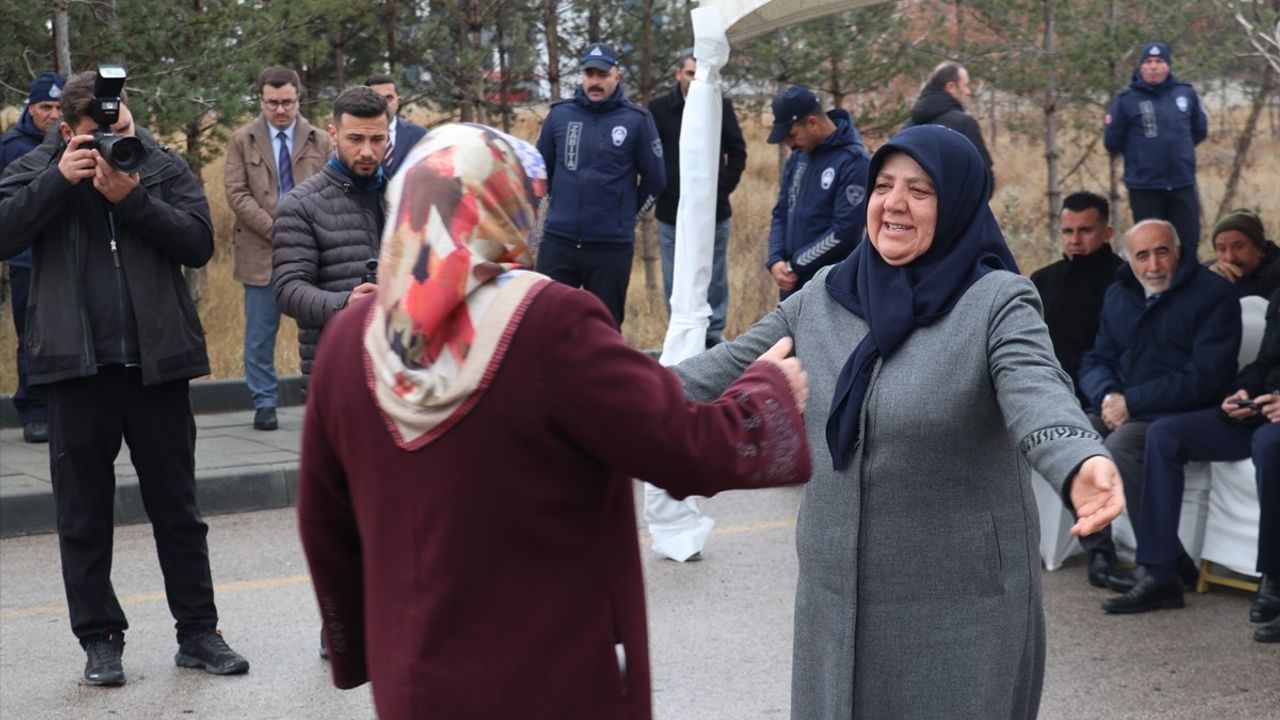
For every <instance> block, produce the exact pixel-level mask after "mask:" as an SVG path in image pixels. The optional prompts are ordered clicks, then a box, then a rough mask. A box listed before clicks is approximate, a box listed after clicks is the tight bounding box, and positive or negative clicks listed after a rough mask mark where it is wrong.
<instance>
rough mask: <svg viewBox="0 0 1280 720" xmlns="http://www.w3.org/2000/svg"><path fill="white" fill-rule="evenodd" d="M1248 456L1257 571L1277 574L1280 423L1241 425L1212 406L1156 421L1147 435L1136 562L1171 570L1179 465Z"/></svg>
mask: <svg viewBox="0 0 1280 720" xmlns="http://www.w3.org/2000/svg"><path fill="white" fill-rule="evenodd" d="M1248 457H1252V458H1253V465H1254V469H1255V470H1256V471H1257V477H1258V502H1259V505H1260V506H1261V511H1262V513H1261V520H1260V522H1259V524H1258V572H1260V573H1263V574H1267V575H1271V574H1276V573H1280V423H1265V424H1256V423H1241V422H1236V421H1234V420H1231V419H1229V418H1227V417H1226V416H1224V415H1223V414H1222V412H1221V411H1220V410H1218V409H1217V408H1210V409H1208V410H1200V411H1197V412H1193V413H1186V414H1185V415H1174V416H1171V417H1167V418H1162V419H1160V420H1157V421H1155V422H1154V423H1152V424H1151V429H1150V431H1149V432H1148V434H1147V457H1146V462H1147V478H1146V481H1145V482H1144V483H1143V485H1144V487H1143V491H1142V492H1143V500H1142V509H1141V511H1140V514H1139V519H1138V522H1137V527H1136V528H1135V530H1136V531H1137V535H1138V562H1139V563H1142V564H1143V565H1155V566H1160V567H1174V563H1175V561H1176V560H1177V557H1178V551H1179V549H1180V547H1179V545H1178V520H1179V519H1180V518H1181V516H1182V492H1183V487H1184V485H1185V484H1186V479H1185V476H1184V474H1183V467H1182V466H1183V464H1185V463H1188V462H1194V461H1209V462H1213V461H1218V460H1243V459H1245V458H1248Z"/></svg>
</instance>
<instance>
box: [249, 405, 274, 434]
mask: <svg viewBox="0 0 1280 720" xmlns="http://www.w3.org/2000/svg"><path fill="white" fill-rule="evenodd" d="M278 427H280V422H279V421H278V420H276V409H275V408H273V407H260V408H258V409H257V410H255V411H254V413H253V429H254V430H275V429H276V428H278Z"/></svg>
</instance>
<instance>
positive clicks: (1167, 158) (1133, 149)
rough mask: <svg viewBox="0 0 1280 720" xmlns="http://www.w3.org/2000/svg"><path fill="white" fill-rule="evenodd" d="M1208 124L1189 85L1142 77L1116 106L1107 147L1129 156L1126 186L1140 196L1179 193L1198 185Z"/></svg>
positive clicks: (1105, 140)
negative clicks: (1198, 155)
mask: <svg viewBox="0 0 1280 720" xmlns="http://www.w3.org/2000/svg"><path fill="white" fill-rule="evenodd" d="M1208 134H1209V118H1208V117H1207V116H1206V115H1205V112H1204V108H1202V107H1200V97H1199V96H1198V95H1196V91H1195V88H1193V87H1191V85H1190V84H1189V83H1183V82H1178V81H1177V80H1175V79H1174V77H1173V75H1172V74H1170V75H1169V77H1167V78H1165V81H1164V82H1162V83H1160V84H1159V85H1149V84H1147V82H1146V81H1144V80H1143V79H1142V75H1141V74H1140V73H1139V72H1138V71H1136V70H1135V71H1134V73H1133V82H1131V83H1130V84H1129V87H1128V89H1126V90H1124V91H1122V92H1121V93H1120V94H1119V95H1117V96H1116V99H1115V100H1114V101H1112V103H1111V112H1109V113H1107V123H1106V131H1105V133H1104V134H1103V137H1102V140H1103V144H1104V145H1106V146H1107V152H1109V153H1111V154H1112V155H1119V154H1121V153H1124V183H1125V185H1128V186H1129V187H1130V188H1137V189H1139V190H1175V189H1177V188H1184V187H1190V186H1192V185H1194V184H1195V182H1196V145H1199V144H1200V142H1201V141H1202V140H1204V139H1205V136H1206V135H1208Z"/></svg>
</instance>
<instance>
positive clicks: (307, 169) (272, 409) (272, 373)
mask: <svg viewBox="0 0 1280 720" xmlns="http://www.w3.org/2000/svg"><path fill="white" fill-rule="evenodd" d="M300 86H301V81H300V80H299V79H298V74H297V73H296V72H294V71H293V70H290V69H289V68H286V67H269V68H267V69H266V70H263V71H262V75H260V76H259V78H258V87H259V89H260V92H261V98H260V100H261V105H262V114H261V115H260V116H258V117H257V118H255V119H254V120H253V122H251V123H249V124H248V125H245V126H244V127H242V128H240V129H239V130H236V131H235V133H234V134H233V135H232V136H231V144H230V145H229V146H228V147H227V166H226V190H227V204H228V205H230V206H231V212H232V213H234V214H235V216H236V221H235V226H234V228H233V229H232V234H231V243H232V247H233V248H234V251H235V270H234V277H235V279H236V280H237V281H238V282H240V283H241V284H243V285H244V376H245V382H246V383H247V384H248V386H249V394H250V395H251V397H252V399H253V408H254V415H253V427H254V428H256V429H258V430H275V429H276V428H277V427H278V426H279V423H278V421H277V419H276V385H277V381H276V368H275V350H276V334H277V332H278V331H279V329H280V308H279V306H278V305H276V297H275V292H274V291H273V290H272V288H271V228H272V224H273V222H274V217H275V214H276V204H277V203H278V202H279V201H280V198H281V197H283V196H284V194H285V193H287V192H289V191H290V190H292V189H293V187H294V186H295V185H298V184H301V183H302V181H304V180H306V179H307V178H309V177H311V176H312V175H315V174H316V173H317V172H319V171H320V168H321V167H323V166H324V163H325V160H326V159H328V157H329V147H330V142H329V136H328V135H327V134H326V133H325V132H323V130H320V131H317V130H316V129H315V128H313V127H311V123H309V122H307V119H306V118H304V117H302V115H300V114H299V113H298V92H299V87H300Z"/></svg>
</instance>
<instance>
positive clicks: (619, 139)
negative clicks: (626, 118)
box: [609, 125, 627, 147]
mask: <svg viewBox="0 0 1280 720" xmlns="http://www.w3.org/2000/svg"><path fill="white" fill-rule="evenodd" d="M609 136H610V137H611V138H613V144H614V146H615V147H622V143H624V142H626V141H627V126H625V125H614V126H613V129H612V130H610V131H609Z"/></svg>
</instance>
